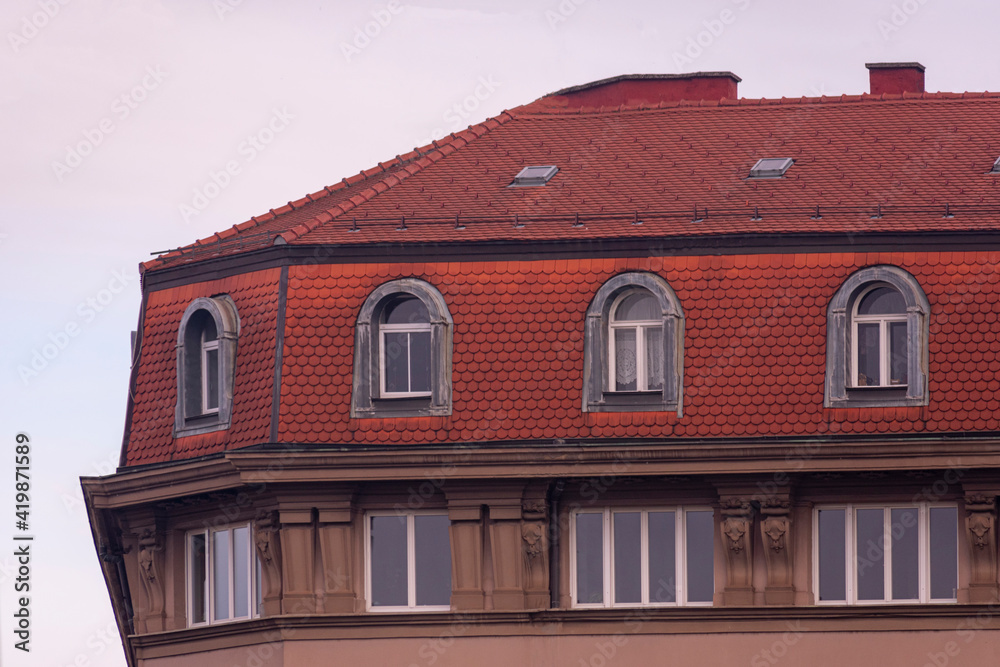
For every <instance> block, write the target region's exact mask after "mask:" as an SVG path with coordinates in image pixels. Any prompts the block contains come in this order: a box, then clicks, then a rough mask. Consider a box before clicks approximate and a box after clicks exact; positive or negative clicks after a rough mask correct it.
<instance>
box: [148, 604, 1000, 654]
mask: <svg viewBox="0 0 1000 667" xmlns="http://www.w3.org/2000/svg"><path fill="white" fill-rule="evenodd" d="M969 618H976V619H980V621H979V622H978V625H977V628H979V629H996V628H997V627H998V626H1000V617H998V616H997V614H996V605H979V604H940V605H928V604H925V605H878V606H835V607H834V606H829V607H827V606H802V607H796V606H788V607H644V608H631V609H567V610H544V611H535V612H498V611H493V612H480V613H468V614H463V613H454V612H434V613H408V614H382V613H367V614H349V615H332V614H309V615H298V616H291V615H286V616H277V617H273V618H266V619H257V620H254V621H245V622H240V623H229V624H223V625H213V626H206V627H200V628H187V629H184V630H174V631H169V632H160V633H153V634H147V635H134V636H132V637H130V638H129V642H130V643H131V645H132V647H133V648H134V649H135V650H136V652H137V655H138V656H139V657H140V659H151V658H162V657H168V656H173V655H184V654H189V653H191V652H195V651H207V650H214V649H220V648H231V647H239V646H252V645H255V644H262V643H265V642H267V643H271V644H274V643H276V642H283V641H323V640H337V639H425V638H435V637H441V636H445V635H444V634H443V633H446V632H449V631H450V632H454V630H455V628H461V629H462V633H461V636H462V637H463V638H474V637H497V636H501V637H553V636H586V635H602V634H615V633H627V634H633V635H664V634H689V633H695V632H696V633H703V634H718V633H733V632H747V633H765V632H782V633H783V632H787V631H788V630H789V624H793V625H794V627H795V628H801V631H802V632H808V633H813V632H852V633H855V632H891V631H906V632H912V631H915V630H925V631H928V630H929V631H935V630H937V631H952V632H953V631H954V629H955V627H956V624H957V623H961V621H962V620H963V619H969Z"/></svg>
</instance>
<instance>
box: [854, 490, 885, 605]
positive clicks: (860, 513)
mask: <svg viewBox="0 0 1000 667" xmlns="http://www.w3.org/2000/svg"><path fill="white" fill-rule="evenodd" d="M883 517H884V513H883V510H882V509H860V510H857V512H856V513H855V519H854V524H855V526H854V527H855V534H856V536H857V537H856V547H857V550H856V553H857V559H858V560H857V563H858V599H859V600H884V599H885V526H884V521H885V520H884V518H883Z"/></svg>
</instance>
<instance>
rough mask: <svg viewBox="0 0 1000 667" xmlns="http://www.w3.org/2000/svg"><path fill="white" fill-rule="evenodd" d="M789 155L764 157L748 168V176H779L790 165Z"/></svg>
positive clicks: (791, 161)
mask: <svg viewBox="0 0 1000 667" xmlns="http://www.w3.org/2000/svg"><path fill="white" fill-rule="evenodd" d="M793 162H794V160H793V159H792V158H790V157H765V158H761V159H760V160H757V164H755V165H754V166H753V167H751V169H750V178H781V177H782V176H784V175H785V172H786V171H788V168H789V167H791V166H792V163H793Z"/></svg>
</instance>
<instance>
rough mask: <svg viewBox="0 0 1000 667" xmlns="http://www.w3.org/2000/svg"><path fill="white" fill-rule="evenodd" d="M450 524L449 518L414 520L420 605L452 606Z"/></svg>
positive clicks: (443, 516) (437, 516) (418, 518)
mask: <svg viewBox="0 0 1000 667" xmlns="http://www.w3.org/2000/svg"><path fill="white" fill-rule="evenodd" d="M449 525H450V521H449V520H448V515H446V514H434V515H418V516H415V517H413V533H414V534H413V540H414V547H415V549H414V559H415V561H414V563H415V566H414V571H415V575H414V577H415V579H416V584H417V601H416V603H417V604H418V605H444V606H447V605H449V604H451V541H450V540H449V538H448V526H449Z"/></svg>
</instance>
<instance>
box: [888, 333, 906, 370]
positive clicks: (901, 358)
mask: <svg viewBox="0 0 1000 667" xmlns="http://www.w3.org/2000/svg"><path fill="white" fill-rule="evenodd" d="M889 384H906V322H890V323H889Z"/></svg>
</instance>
